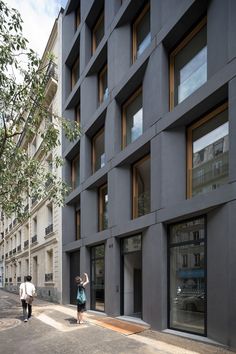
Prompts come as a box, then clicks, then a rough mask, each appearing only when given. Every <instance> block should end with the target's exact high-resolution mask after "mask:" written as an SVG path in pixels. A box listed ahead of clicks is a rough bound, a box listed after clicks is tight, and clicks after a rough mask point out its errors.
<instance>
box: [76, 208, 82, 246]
mask: <svg viewBox="0 0 236 354" xmlns="http://www.w3.org/2000/svg"><path fill="white" fill-rule="evenodd" d="M80 212H81V210H80V208H79V209H76V210H75V225H76V227H75V233H76V235H75V239H76V241H78V240H81V215H80ZM78 225H79V227H78ZM78 231H79V232H78Z"/></svg>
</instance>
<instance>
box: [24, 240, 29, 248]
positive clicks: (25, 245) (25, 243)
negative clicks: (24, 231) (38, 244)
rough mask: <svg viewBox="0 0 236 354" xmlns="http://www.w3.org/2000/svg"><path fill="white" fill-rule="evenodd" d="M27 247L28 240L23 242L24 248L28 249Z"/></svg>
mask: <svg viewBox="0 0 236 354" xmlns="http://www.w3.org/2000/svg"><path fill="white" fill-rule="evenodd" d="M28 246H29V240H26V241H25V242H24V247H25V248H26V247H28Z"/></svg>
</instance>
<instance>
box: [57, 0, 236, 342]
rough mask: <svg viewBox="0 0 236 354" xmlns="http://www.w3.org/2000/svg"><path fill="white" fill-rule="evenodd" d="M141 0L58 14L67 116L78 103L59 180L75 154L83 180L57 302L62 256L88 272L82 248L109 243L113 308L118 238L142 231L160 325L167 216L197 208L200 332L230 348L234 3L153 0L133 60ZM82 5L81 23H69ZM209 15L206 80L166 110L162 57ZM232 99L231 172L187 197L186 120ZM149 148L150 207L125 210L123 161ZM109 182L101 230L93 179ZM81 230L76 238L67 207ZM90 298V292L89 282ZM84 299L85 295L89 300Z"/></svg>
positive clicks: (108, 287) (180, 217) (151, 307)
mask: <svg viewBox="0 0 236 354" xmlns="http://www.w3.org/2000/svg"><path fill="white" fill-rule="evenodd" d="M146 2H147V1H144V0H125V1H123V2H122V4H121V1H120V0H104V1H103V0H94V1H93V0H81V1H80V2H79V1H73V0H71V1H69V2H68V4H67V7H66V9H65V13H64V17H63V39H62V45H63V49H62V53H63V58H62V61H63V63H64V65H63V76H62V77H63V100H62V101H63V107H62V109H63V112H64V113H63V114H64V116H65V117H67V118H69V119H72V120H73V119H74V110H75V107H76V105H77V104H78V103H79V102H80V107H81V115H80V119H81V129H82V135H81V137H80V139H79V140H78V141H76V142H74V143H68V142H67V141H64V142H63V149H62V150H63V151H62V153H63V157H64V159H65V166H64V178H65V180H66V181H67V182H69V183H71V161H72V160H73V158H74V157H75V156H76V154H77V153H78V152H80V185H79V186H78V187H77V188H76V189H74V190H73V191H72V192H71V193H70V195H69V196H68V197H67V200H66V206H65V208H64V209H63V230H62V247H63V249H62V251H63V254H62V261H63V302H64V303H68V302H70V273H71V267H70V254H71V253H73V252H75V251H78V250H79V251H80V260H79V262H80V264H79V269H80V272H81V273H82V272H87V273H88V274H90V271H91V262H90V248H91V246H94V245H99V244H104V245H105V312H106V313H107V314H108V315H111V316H117V315H120V314H121V296H122V294H121V293H120V290H121V274H120V273H121V256H120V240H121V239H122V238H124V237H126V236H129V235H136V234H140V233H141V234H142V318H143V320H144V321H145V322H147V323H149V324H150V325H151V327H152V328H154V329H158V330H163V329H166V328H168V268H167V263H168V262H167V258H168V257H167V253H168V250H167V243H168V242H167V240H168V225H169V224H172V223H175V222H176V221H185V220H188V219H190V218H193V217H197V216H199V215H201V216H206V229H207V323H206V327H207V328H206V330H207V337H209V338H210V339H213V340H216V341H218V342H220V343H223V344H226V345H229V346H232V347H236V334H235V328H236V300H235V298H236V297H235V294H236V237H235V230H236V218H235V215H236V119H235V116H236V78H235V76H236V45H235V38H236V25H235V23H236V3H235V1H234V0H225V1H222V0H211V1H210V0H209V1H197V0H151V1H150V9H151V10H150V13H151V43H150V44H149V46H148V47H147V48H146V49H145V51H144V52H143V53H142V55H141V56H140V57H139V58H138V59H137V60H136V61H135V62H134V63H133V64H132V62H131V47H132V45H131V44H132V36H131V24H132V23H133V21H134V19H135V18H136V16H137V14H138V13H139V11H140V10H141V9H142V8H143V6H144V5H145V3H146ZM78 3H80V13H81V23H80V25H79V27H78V28H77V30H76V32H75V30H74V16H75V14H74V11H75V9H76V7H77V6H78ZM102 8H104V14H105V15H104V17H105V26H104V28H105V33H104V37H103V39H102V41H101V42H100V44H99V46H98V48H97V49H96V51H95V53H94V55H91V28H92V26H93V25H94V22H95V20H96V17H97V15H98V14H99V13H100V11H101V9H102ZM204 15H207V81H206V82H205V83H204V84H203V85H202V86H201V87H200V88H199V89H198V90H196V91H195V92H194V93H192V94H191V95H190V96H189V97H188V98H186V99H185V100H184V101H183V102H181V103H180V104H178V105H177V106H175V108H174V109H173V110H172V111H170V109H169V54H170V53H171V51H172V50H173V48H175V47H176V45H177V44H178V43H179V42H180V40H181V39H182V38H183V37H184V36H185V35H186V34H187V33H188V32H189V31H190V29H192V27H193V25H195V24H196V23H197V22H198V20H199V19H201V18H202V17H203V16H204ZM78 53H80V77H79V79H78V81H77V83H76V84H75V86H74V87H73V89H72V90H71V88H70V75H71V71H70V67H71V65H72V63H73V62H74V59H75V58H76V57H77V55H78ZM106 62H107V65H108V90H109V96H108V98H107V99H106V100H105V101H104V102H103V103H102V104H101V105H98V100H97V96H98V82H97V74H98V72H99V71H100V69H101V68H102V67H103V65H104V64H105V63H106ZM141 84H142V90H143V91H142V92H143V117H144V118H143V119H144V120H143V130H144V132H143V134H142V135H141V136H140V137H139V138H138V139H137V140H135V141H134V142H133V143H132V144H130V145H128V146H127V147H126V148H125V149H123V150H122V149H121V106H122V104H123V103H124V102H125V101H126V99H128V98H129V97H130V95H131V94H132V93H133V92H134V91H135V89H137V88H138V87H139V86H140V85H141ZM224 101H228V107H229V108H228V109H229V127H230V129H229V146H230V148H229V178H228V183H227V184H224V185H223V186H221V187H220V188H218V189H216V190H214V191H211V192H207V193H205V194H201V195H197V196H195V197H193V198H191V199H187V197H186V169H187V166H186V129H187V127H188V126H189V125H190V124H191V123H193V122H195V121H196V120H198V119H199V118H200V117H202V116H203V115H205V114H206V113H207V112H209V111H211V110H213V109H214V108H215V107H216V106H217V105H219V104H221V103H222V102H224ZM103 126H104V127H105V153H106V163H105V166H104V167H102V168H101V169H100V170H98V171H97V172H95V173H94V174H92V169H91V154H92V148H91V138H92V137H93V136H94V135H95V134H96V133H97V131H98V130H99V129H100V128H101V127H103ZM148 153H150V159H151V210H150V213H149V214H146V215H144V216H142V217H139V218H136V219H132V215H131V214H132V212H131V210H132V199H131V166H132V164H133V163H134V162H136V161H138V160H139V159H140V158H142V157H143V156H145V155H146V154H148ZM105 182H106V183H107V185H108V195H109V208H108V229H106V230H104V231H101V232H98V207H97V205H98V192H97V190H98V187H100V186H101V185H103V184H104V183H105ZM78 204H79V207H80V211H81V239H80V240H76V236H75V232H76V231H75V230H76V225H75V207H76V206H78ZM87 293H88V298H89V297H90V291H89V289H88V291H87ZM88 306H89V302H88Z"/></svg>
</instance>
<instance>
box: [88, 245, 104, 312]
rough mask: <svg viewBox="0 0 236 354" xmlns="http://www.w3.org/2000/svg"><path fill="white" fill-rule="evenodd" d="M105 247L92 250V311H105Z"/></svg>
mask: <svg viewBox="0 0 236 354" xmlns="http://www.w3.org/2000/svg"><path fill="white" fill-rule="evenodd" d="M104 258H105V246H104V245H99V246H95V247H92V248H91V309H92V310H96V311H104V309H105V294H104V293H105V291H104V290H105V259H104Z"/></svg>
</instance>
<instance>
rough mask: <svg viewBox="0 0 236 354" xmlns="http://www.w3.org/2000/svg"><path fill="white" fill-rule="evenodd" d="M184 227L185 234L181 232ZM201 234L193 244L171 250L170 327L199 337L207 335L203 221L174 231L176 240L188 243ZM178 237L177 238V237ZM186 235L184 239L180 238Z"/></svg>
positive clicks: (178, 226)
mask: <svg viewBox="0 0 236 354" xmlns="http://www.w3.org/2000/svg"><path fill="white" fill-rule="evenodd" d="M181 226H182V230H181ZM186 227H187V229H188V231H187V232H188V235H191V237H189V238H188V239H190V238H191V239H192V235H193V234H194V233H196V232H197V231H198V233H197V234H196V236H198V235H202V237H201V239H199V241H197V238H196V240H195V242H194V243H192V242H191V240H190V241H189V242H188V243H187V244H182V245H181V244H178V245H176V246H174V247H173V246H171V248H170V260H169V262H170V267H169V269H170V314H169V316H170V327H171V328H175V329H180V330H183V331H188V332H194V333H198V334H204V333H205V308H206V306H205V303H206V298H205V295H206V293H205V288H206V284H205V272H206V265H205V251H204V250H205V246H204V219H197V220H196V221H195V222H194V221H192V222H187V223H183V224H178V225H175V226H173V227H171V236H172V238H174V239H178V240H181V239H182V240H184V241H185V240H186ZM176 233H178V234H177V235H175V234H176ZM181 233H183V235H181Z"/></svg>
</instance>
